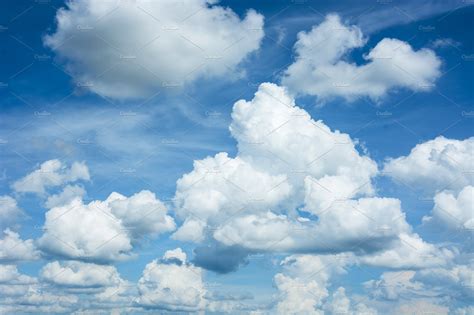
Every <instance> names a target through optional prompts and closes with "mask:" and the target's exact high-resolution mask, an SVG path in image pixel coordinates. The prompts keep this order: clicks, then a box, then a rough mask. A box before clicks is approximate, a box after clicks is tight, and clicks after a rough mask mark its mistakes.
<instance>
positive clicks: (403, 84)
mask: <svg viewBox="0 0 474 315" xmlns="http://www.w3.org/2000/svg"><path fill="white" fill-rule="evenodd" d="M366 42H367V40H366V38H364V36H363V34H362V31H361V30H360V29H359V28H358V27H357V26H349V25H345V24H343V23H342V22H341V19H340V17H339V16H338V15H334V14H332V15H328V16H326V18H325V19H324V21H323V22H322V23H321V24H319V25H316V26H314V27H313V28H312V30H311V31H309V32H305V31H302V32H300V33H298V40H297V42H296V44H295V46H294V49H295V52H296V56H297V57H296V60H295V62H294V63H293V64H291V65H290V66H289V67H288V69H286V71H285V73H284V75H283V78H282V83H283V85H285V86H287V87H288V88H289V89H290V90H291V91H293V92H295V93H297V94H306V95H315V96H317V97H318V99H319V100H324V99H327V98H330V97H335V96H340V97H344V98H345V99H347V100H352V99H354V98H357V97H361V96H368V97H371V98H372V99H376V100H377V99H379V98H381V97H382V96H384V95H385V94H387V93H388V92H389V91H390V90H393V89H397V88H406V89H410V90H414V91H427V90H429V89H430V88H431V87H432V86H433V85H434V82H435V81H436V79H437V78H438V77H439V76H440V74H441V72H440V66H441V61H440V59H439V58H438V57H437V56H436V54H435V53H434V52H433V51H432V50H430V49H426V48H423V49H420V50H414V49H413V48H412V47H411V46H410V44H408V43H406V42H404V41H401V40H398V39H394V38H384V39H382V40H381V41H380V42H379V43H378V44H377V45H376V46H375V47H374V48H372V49H371V50H370V51H369V52H368V53H367V54H366V55H364V56H363V58H364V59H365V63H364V64H362V65H357V64H356V63H354V62H350V61H348V60H347V55H348V54H350V52H351V51H352V50H354V49H356V48H361V47H363V46H364V45H365V44H366Z"/></svg>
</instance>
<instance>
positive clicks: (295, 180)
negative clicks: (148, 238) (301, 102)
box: [174, 83, 407, 251]
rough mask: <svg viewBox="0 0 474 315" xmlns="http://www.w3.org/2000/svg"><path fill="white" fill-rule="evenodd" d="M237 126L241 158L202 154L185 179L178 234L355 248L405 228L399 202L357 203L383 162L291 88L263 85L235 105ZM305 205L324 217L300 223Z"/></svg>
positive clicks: (262, 246)
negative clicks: (316, 114)
mask: <svg viewBox="0 0 474 315" xmlns="http://www.w3.org/2000/svg"><path fill="white" fill-rule="evenodd" d="M230 130H231V133H232V135H233V136H234V138H235V139H236V140H237V142H238V149H239V153H238V155H237V156H236V157H234V158H231V157H229V156H228V154H226V153H219V154H217V155H216V156H214V157H208V158H205V159H203V160H199V161H195V162H194V169H193V171H192V172H190V173H188V174H185V175H184V176H183V177H182V178H181V179H179V180H178V182H177V190H176V195H175V206H176V211H177V213H178V216H179V217H180V218H183V219H185V221H184V224H183V225H182V227H181V228H179V229H178V231H177V232H176V233H175V234H174V238H176V239H180V240H190V241H195V242H199V241H202V240H205V239H206V238H207V237H210V238H211V239H214V240H217V241H219V242H220V243H222V244H225V245H227V246H237V247H239V246H242V247H244V248H247V249H249V250H268V249H269V248H270V247H272V248H273V249H275V250H290V251H291V250H305V251H308V250H313V251H314V250H330V249H331V248H332V250H348V249H349V248H350V247H353V246H354V245H356V244H357V243H359V242H361V241H362V240H364V241H367V242H366V244H368V247H370V246H372V249H374V248H376V247H378V246H379V245H380V244H377V243H379V242H380V241H381V240H382V239H383V240H385V241H386V240H388V239H390V238H393V237H394V236H396V235H397V233H398V232H400V231H404V230H407V224H406V222H405V221H404V219H403V214H402V212H401V209H400V204H399V202H398V201H397V200H395V199H388V198H386V199H384V198H366V199H361V200H359V201H356V200H349V199H351V198H355V197H360V196H371V195H373V194H374V188H373V186H372V182H371V179H372V178H373V177H374V176H375V175H376V174H377V165H376V163H375V162H374V161H372V160H371V159H370V157H368V156H364V155H361V154H360V153H359V152H358V150H357V149H356V145H357V142H356V141H353V140H352V139H351V138H350V137H349V135H347V134H343V133H341V132H339V131H332V130H331V129H330V128H329V127H327V126H326V125H325V124H324V123H323V122H321V121H314V120H313V119H312V118H311V117H310V115H309V114H308V113H307V112H306V111H304V110H303V109H301V108H299V107H297V106H296V105H295V102H294V100H293V99H292V98H291V97H290V96H289V95H288V93H287V92H286V90H285V89H283V88H281V87H279V86H277V85H274V84H270V83H264V84H262V85H261V86H260V87H259V90H258V91H257V92H256V94H255V97H254V99H253V100H251V101H249V102H247V101H244V100H240V101H238V102H236V103H235V105H234V109H233V112H232V124H231V126H230ZM294 152H300V153H299V154H294ZM338 201H339V202H338ZM340 201H343V202H340ZM302 204H304V207H302V208H303V210H304V211H306V212H309V213H312V214H314V215H317V216H319V222H315V221H314V220H306V221H305V220H303V221H301V220H300V219H302V218H300V214H299V213H298V210H297V209H298V208H299V207H301V205H302ZM358 208H362V209H363V211H359V209H358ZM329 210H330V211H329ZM364 212H365V213H364ZM347 216H350V217H351V218H352V220H346V219H347ZM400 217H401V218H402V219H401V220H397V218H400ZM374 222H375V223H376V224H374ZM249 225H250V226H253V228H252V229H248V228H247V227H248V226H249ZM385 225H387V226H388V225H390V226H392V228H393V230H392V231H388V232H387V231H384V229H383V226H385ZM191 227H195V228H191ZM334 229H335V231H337V233H334V231H332V232H331V230H334ZM328 232H330V233H328ZM308 236H309V237H308ZM331 238H333V239H331ZM367 239H369V240H367ZM371 239H374V240H375V241H374V242H370V240H371Z"/></svg>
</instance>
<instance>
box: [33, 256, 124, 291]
mask: <svg viewBox="0 0 474 315" xmlns="http://www.w3.org/2000/svg"><path fill="white" fill-rule="evenodd" d="M40 275H41V278H42V279H43V280H45V281H47V282H49V283H53V284H55V285H58V286H63V287H70V288H101V287H108V286H113V285H117V284H119V283H120V282H121V281H123V280H122V279H121V278H120V275H119V273H118V272H117V269H115V267H113V266H106V265H96V264H90V263H83V262H78V261H70V262H64V263H60V262H58V261H53V262H50V263H48V264H46V265H45V266H44V267H43V268H42V269H41V272H40Z"/></svg>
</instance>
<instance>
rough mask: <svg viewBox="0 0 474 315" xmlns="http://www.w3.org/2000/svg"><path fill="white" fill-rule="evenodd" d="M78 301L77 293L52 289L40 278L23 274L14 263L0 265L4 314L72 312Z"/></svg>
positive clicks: (0, 295) (0, 294) (1, 301)
mask: <svg viewBox="0 0 474 315" xmlns="http://www.w3.org/2000/svg"><path fill="white" fill-rule="evenodd" d="M5 275H6V277H5ZM78 301H79V298H78V297H77V296H76V295H73V294H68V293H64V292H61V291H58V290H50V289H48V288H47V287H45V286H44V285H43V284H42V283H40V282H39V281H38V279H36V278H33V277H30V276H27V275H24V274H21V273H20V272H18V270H17V268H16V266H14V265H0V311H1V312H2V314H25V313H34V314H51V313H70V311H71V307H72V306H73V305H75V304H76V303H77V302H78Z"/></svg>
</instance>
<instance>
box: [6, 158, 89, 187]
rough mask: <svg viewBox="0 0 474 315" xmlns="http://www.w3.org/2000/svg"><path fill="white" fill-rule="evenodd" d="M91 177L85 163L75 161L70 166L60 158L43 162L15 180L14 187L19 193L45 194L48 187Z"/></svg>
mask: <svg viewBox="0 0 474 315" xmlns="http://www.w3.org/2000/svg"><path fill="white" fill-rule="evenodd" d="M89 179H90V176H89V169H88V168H87V166H86V164H85V163H82V162H74V163H73V164H72V165H71V167H69V168H68V167H67V165H64V164H63V163H62V162H61V161H59V160H49V161H46V162H44V163H42V164H41V165H40V167H39V169H37V170H34V171H33V172H32V173H30V174H28V175H26V176H25V177H23V178H21V179H19V180H17V181H16V182H14V183H13V185H12V188H13V189H14V190H15V191H16V192H19V193H36V194H40V195H44V194H45V193H46V190H47V189H48V188H51V187H56V186H60V185H63V184H66V183H71V182H75V181H78V180H86V181H87V180H89Z"/></svg>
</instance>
